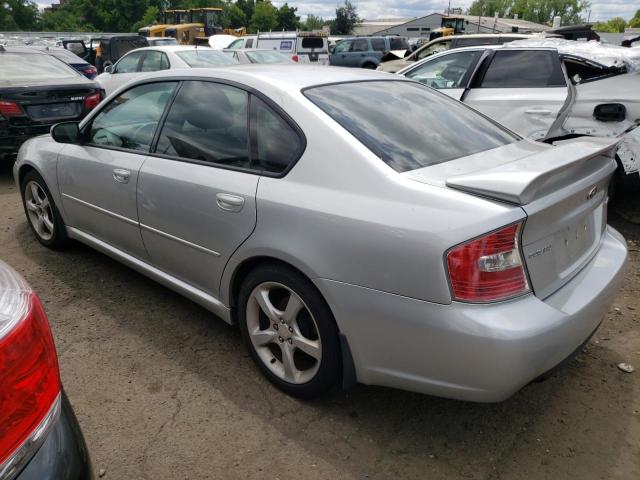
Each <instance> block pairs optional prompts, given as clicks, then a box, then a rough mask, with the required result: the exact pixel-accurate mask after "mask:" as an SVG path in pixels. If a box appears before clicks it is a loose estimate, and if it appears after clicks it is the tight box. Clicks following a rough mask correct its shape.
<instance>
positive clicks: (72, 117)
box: [0, 45, 104, 157]
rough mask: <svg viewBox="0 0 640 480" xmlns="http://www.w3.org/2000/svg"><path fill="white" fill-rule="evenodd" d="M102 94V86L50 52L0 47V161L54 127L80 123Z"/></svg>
mask: <svg viewBox="0 0 640 480" xmlns="http://www.w3.org/2000/svg"><path fill="white" fill-rule="evenodd" d="M103 96H104V91H103V90H102V88H101V87H100V84H98V83H97V82H94V81H92V80H89V79H87V78H86V77H84V76H82V75H81V74H79V73H78V72H76V71H75V70H74V69H72V68H71V67H69V66H67V65H65V64H64V63H63V62H61V61H60V60H58V59H56V58H53V57H52V56H51V55H48V54H47V53H44V52H41V51H38V50H36V49H33V48H28V47H3V46H1V45H0V157H2V156H7V155H8V156H12V155H15V153H16V152H17V151H18V149H19V148H20V145H22V143H23V142H24V141H25V140H27V139H29V138H31V137H34V136H36V135H41V134H43V133H48V132H49V130H50V128H51V126H52V125H53V124H55V123H59V122H62V121H78V120H81V119H82V118H84V116H85V115H86V114H87V113H89V111H91V110H92V109H93V108H94V107H95V106H96V105H98V104H99V103H100V101H101V100H102V98H103Z"/></svg>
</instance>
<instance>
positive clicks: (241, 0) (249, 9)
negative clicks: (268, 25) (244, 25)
mask: <svg viewBox="0 0 640 480" xmlns="http://www.w3.org/2000/svg"><path fill="white" fill-rule="evenodd" d="M236 6H237V7H238V8H239V9H240V10H242V11H243V12H244V16H245V18H246V19H247V20H251V18H252V17H253V12H255V9H256V2H255V0H236Z"/></svg>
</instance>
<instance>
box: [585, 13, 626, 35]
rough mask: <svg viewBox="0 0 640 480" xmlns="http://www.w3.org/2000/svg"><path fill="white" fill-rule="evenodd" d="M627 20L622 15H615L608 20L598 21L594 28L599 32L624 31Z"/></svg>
mask: <svg viewBox="0 0 640 480" xmlns="http://www.w3.org/2000/svg"><path fill="white" fill-rule="evenodd" d="M626 26H627V22H626V21H625V20H624V18H622V17H614V18H612V19H611V20H609V21H607V22H596V23H595V24H594V25H593V29H594V30H595V31H597V32H605V33H624V29H625V27H626Z"/></svg>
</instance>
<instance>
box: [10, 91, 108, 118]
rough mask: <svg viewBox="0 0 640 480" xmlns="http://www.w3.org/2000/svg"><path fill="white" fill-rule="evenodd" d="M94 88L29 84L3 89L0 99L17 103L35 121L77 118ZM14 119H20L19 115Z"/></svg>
mask: <svg viewBox="0 0 640 480" xmlns="http://www.w3.org/2000/svg"><path fill="white" fill-rule="evenodd" d="M94 93H97V91H96V89H95V88H92V87H91V86H90V85H87V86H73V87H64V86H51V85H46V86H44V85H43V86H30V87H29V88H28V89H27V88H12V89H3V90H2V92H1V93H0V99H2V100H7V101H13V102H15V103H17V104H18V105H19V106H20V107H21V108H22V111H23V112H24V113H25V114H26V115H27V116H28V117H29V118H30V119H31V120H33V121H35V122H49V121H55V120H65V119H74V118H78V117H79V116H80V115H81V114H82V110H83V102H84V100H85V98H86V97H87V96H89V95H91V94H94ZM15 120H16V121H21V119H20V118H19V117H17V118H15Z"/></svg>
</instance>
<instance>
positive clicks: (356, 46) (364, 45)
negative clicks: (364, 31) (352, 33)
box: [351, 38, 369, 52]
mask: <svg viewBox="0 0 640 480" xmlns="http://www.w3.org/2000/svg"><path fill="white" fill-rule="evenodd" d="M351 51H352V52H368V51H369V42H367V39H366V38H359V39H357V40H354V41H353V48H352V49H351Z"/></svg>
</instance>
